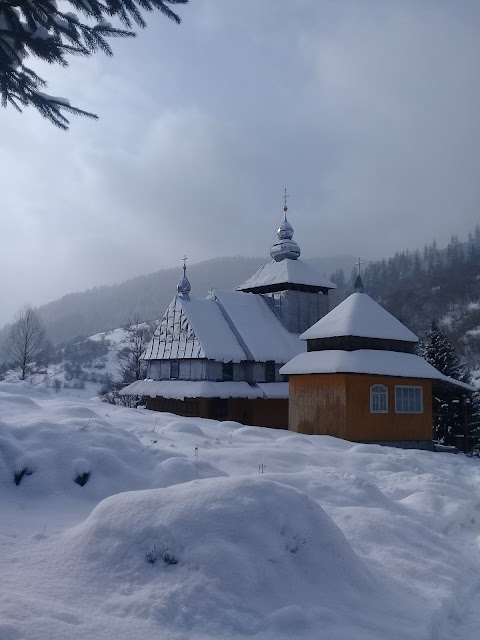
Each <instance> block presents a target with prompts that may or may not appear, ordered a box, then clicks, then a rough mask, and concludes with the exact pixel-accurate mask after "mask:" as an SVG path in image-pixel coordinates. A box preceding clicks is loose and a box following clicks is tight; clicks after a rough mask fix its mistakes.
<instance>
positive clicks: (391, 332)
mask: <svg viewBox="0 0 480 640" xmlns="http://www.w3.org/2000/svg"><path fill="white" fill-rule="evenodd" d="M338 336H357V337H361V338H381V339H384V340H401V341H403V342H418V338H417V336H416V335H415V334H414V333H412V332H411V331H410V329H407V327H406V326H405V325H403V324H402V323H401V322H400V320H397V318H395V317H394V316H392V314H391V313H388V311H386V310H385V309H384V308H383V307H381V306H380V305H379V304H378V303H377V302H375V300H372V298H370V296H368V295H367V294H366V293H352V295H351V296H349V297H348V298H347V299H346V300H344V301H343V302H341V303H340V304H339V305H338V307H335V309H332V311H330V313H327V315H326V316H324V317H323V318H321V319H320V320H319V321H318V322H316V323H315V324H314V325H313V326H312V327H310V329H307V330H306V331H305V332H304V333H302V335H301V336H300V339H301V340H313V339H315V338H334V337H338Z"/></svg>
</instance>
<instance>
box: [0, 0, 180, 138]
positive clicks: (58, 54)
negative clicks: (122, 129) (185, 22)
mask: <svg viewBox="0 0 480 640" xmlns="http://www.w3.org/2000/svg"><path fill="white" fill-rule="evenodd" d="M187 2H188V0H104V1H99V0H63V1H62V3H61V5H60V6H61V9H60V8H59V7H57V2H56V0H0V93H1V96H2V106H4V107H6V106H7V105H11V106H13V107H15V108H16V109H17V110H18V111H21V110H22V107H26V106H33V107H35V108H36V109H38V111H39V112H40V113H41V114H42V116H44V117H45V118H47V119H48V120H50V121H51V122H53V123H54V124H55V125H57V126H58V127H60V128H62V129H67V128H68V120H67V118H66V117H65V115H64V114H63V113H62V111H67V112H70V113H75V114H82V115H86V116H89V117H91V118H96V116H95V115H94V114H92V113H88V112H86V111H83V110H82V109H78V108H77V107H73V106H72V105H71V104H70V103H69V101H68V100H66V99H65V98H58V97H54V96H50V95H47V94H45V93H43V92H42V91H41V89H43V88H44V87H45V86H46V82H45V80H43V78H41V77H40V76H38V75H37V74H36V73H35V72H34V71H33V70H32V69H30V68H29V67H27V66H26V65H25V62H26V60H27V59H28V58H29V57H30V56H35V57H37V58H40V60H44V61H46V62H48V63H50V64H59V65H61V66H67V65H68V62H67V56H69V55H81V56H91V55H92V54H94V53H96V52H97V51H103V52H104V53H105V54H107V55H109V56H110V55H112V50H111V48H110V45H109V44H108V42H107V38H109V37H134V35H135V34H134V33H133V32H132V31H130V28H131V27H132V25H133V23H136V24H137V25H138V26H140V27H145V21H144V19H143V17H142V10H143V11H153V10H154V9H159V10H160V11H161V12H162V13H163V14H164V15H165V16H167V17H168V18H170V19H172V20H174V21H175V22H177V23H179V22H180V18H179V17H178V15H177V14H176V13H175V12H174V11H172V10H171V9H170V8H169V7H168V5H176V4H186V3H187ZM72 8H73V9H74V10H75V11H76V12H77V13H72V12H71V11H69V9H72ZM111 18H113V19H117V20H118V21H119V22H120V23H121V25H122V26H123V27H125V29H118V28H116V27H114V26H112V25H111V24H110V23H109V22H108V20H109V19H111Z"/></svg>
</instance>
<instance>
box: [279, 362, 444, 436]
mask: <svg viewBox="0 0 480 640" xmlns="http://www.w3.org/2000/svg"><path fill="white" fill-rule="evenodd" d="M289 384H290V401H289V429H290V430H291V431H298V432H300V433H307V434H312V435H331V436H335V437H337V438H344V439H346V440H352V441H354V442H368V441H373V442H375V441H397V440H398V441H400V440H422V441H425V440H428V441H429V440H431V439H432V383H431V381H430V380H417V379H409V378H387V377H383V376H369V375H353V374H328V375H327V374H317V375H315V374H312V375H298V376H294V375H292V376H290V379H289ZM374 384H384V385H385V386H386V387H387V388H388V407H389V411H388V413H386V414H385V413H381V414H372V413H370V387H371V386H372V385H374ZM395 385H413V386H421V387H422V388H423V413H421V414H407V413H404V414H398V413H395Z"/></svg>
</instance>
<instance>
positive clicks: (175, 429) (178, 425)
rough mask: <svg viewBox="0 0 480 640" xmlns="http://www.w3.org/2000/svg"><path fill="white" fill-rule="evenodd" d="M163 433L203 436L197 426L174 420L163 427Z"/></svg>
mask: <svg viewBox="0 0 480 640" xmlns="http://www.w3.org/2000/svg"><path fill="white" fill-rule="evenodd" d="M165 432H171V433H189V434H190V435H192V436H204V435H205V434H204V433H203V431H202V430H201V429H200V427H199V426H198V425H196V424H195V423H193V422H182V421H181V420H175V421H174V422H170V423H169V424H167V426H166V427H165Z"/></svg>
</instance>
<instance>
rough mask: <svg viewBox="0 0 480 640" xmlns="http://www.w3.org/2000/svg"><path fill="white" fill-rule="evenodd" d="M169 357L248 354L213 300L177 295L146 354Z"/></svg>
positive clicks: (224, 357) (217, 357) (234, 358)
mask: <svg viewBox="0 0 480 640" xmlns="http://www.w3.org/2000/svg"><path fill="white" fill-rule="evenodd" d="M169 358H174V359H177V358H178V359H182V358H207V359H211V360H217V361H220V362H230V361H233V362H241V361H242V360H246V359H247V356H246V354H245V352H244V351H243V349H242V348H241V346H240V344H239V343H238V341H237V339H236V337H235V335H234V334H233V332H232V330H231V329H230V327H229V326H228V324H227V322H226V320H225V318H224V316H223V314H222V312H221V310H220V309H219V307H218V305H217V303H216V302H215V301H214V300H210V299H204V298H190V299H185V298H181V297H179V296H176V297H175V298H174V300H173V301H172V302H171V304H170V306H169V307H168V309H167V311H166V313H165V315H164V316H163V318H162V320H161V322H160V326H159V327H158V329H157V331H156V332H155V335H154V337H153V339H152V341H151V342H150V344H149V345H148V347H147V349H146V350H145V354H144V359H145V360H159V359H169ZM284 362H286V360H285V361H284Z"/></svg>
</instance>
